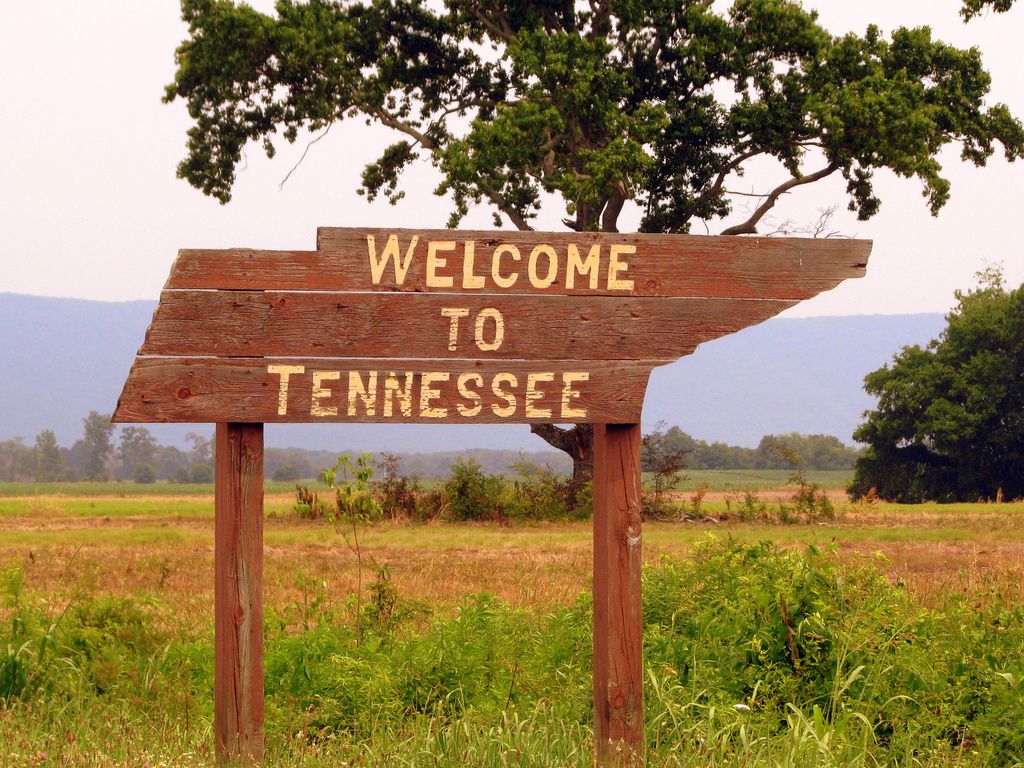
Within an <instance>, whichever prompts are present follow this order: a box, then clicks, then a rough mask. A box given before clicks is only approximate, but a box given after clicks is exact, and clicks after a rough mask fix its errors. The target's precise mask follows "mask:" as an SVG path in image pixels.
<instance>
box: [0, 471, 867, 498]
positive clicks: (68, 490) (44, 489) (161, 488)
mask: <svg viewBox="0 0 1024 768" xmlns="http://www.w3.org/2000/svg"><path fill="white" fill-rule="evenodd" d="M791 475H792V472H790V471H789V470H784V469H749V470H747V469H742V470H739V469H738V470H731V469H689V470H684V471H683V477H682V478H681V479H680V482H679V483H678V484H677V485H676V488H677V489H679V490H686V491H690V490H693V489H694V488H696V487H697V486H698V485H700V484H701V483H707V484H708V485H710V486H711V490H713V491H731V490H738V491H747V490H750V491H758V490H765V489H767V488H777V487H779V486H782V485H785V484H786V482H787V480H788V479H789V477H790V476H791ZM806 475H807V479H808V481H809V482H812V483H816V484H818V485H820V486H821V487H822V488H841V487H844V486H845V485H846V484H847V483H848V482H849V481H850V480H851V479H852V477H853V473H852V472H851V471H847V470H812V471H809V472H807V473H806ZM300 482H307V483H312V484H314V485H315V484H316V483H315V481H300ZM438 484H439V481H438V480H436V479H430V478H425V479H423V485H424V487H425V488H428V489H429V488H433V487H436V486H437V485H438ZM294 488H295V483H293V482H283V481H273V480H268V481H267V483H266V485H265V490H266V492H267V493H288V492H290V491H292V490H294ZM212 494H213V483H167V482H159V483H148V484H140V483H130V482H85V481H83V482H75V483H0V498H3V497H11V496H69V497H82V496H114V497H122V498H133V497H139V496H205V495H212Z"/></svg>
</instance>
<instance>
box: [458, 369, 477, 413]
mask: <svg viewBox="0 0 1024 768" xmlns="http://www.w3.org/2000/svg"><path fill="white" fill-rule="evenodd" d="M470 381H475V382H476V386H477V388H478V389H479V388H480V387H482V386H483V385H484V377H483V376H481V375H480V374H479V373H463V374H461V375H460V376H459V380H458V382H457V383H458V387H459V394H460V395H461V396H462V397H463V398H465V399H466V400H472V401H473V405H463V404H462V403H459V404H458V405H456V406H455V407H456V408H458V409H459V413H460V414H462V415H463V416H476V415H477V414H478V413H480V411H481V410H482V409H483V406H482V405H481V404H480V393H479V392H476V391H474V390H472V389H470V388H469V387H468V386H467V385H468V384H469V382H470Z"/></svg>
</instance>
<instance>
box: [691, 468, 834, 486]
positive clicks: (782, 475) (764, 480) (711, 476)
mask: <svg viewBox="0 0 1024 768" xmlns="http://www.w3.org/2000/svg"><path fill="white" fill-rule="evenodd" d="M682 475H683V477H682V478H680V481H679V482H678V483H676V486H675V488H676V490H680V491H692V490H694V489H695V488H697V486H699V485H701V484H702V483H707V484H708V485H709V486H710V487H711V490H712V491H762V490H766V489H769V488H778V487H780V486H783V485H786V484H787V482H788V481H789V478H790V477H792V476H793V472H792V471H791V470H788V469H684V470H683V471H682ZM804 475H805V477H806V478H807V481H808V482H810V483H814V484H816V485H819V486H821V487H822V488H845V487H846V484H847V483H849V482H850V481H851V480H852V479H853V470H845V469H838V470H832V469H828V470H809V471H807V472H805V473H804Z"/></svg>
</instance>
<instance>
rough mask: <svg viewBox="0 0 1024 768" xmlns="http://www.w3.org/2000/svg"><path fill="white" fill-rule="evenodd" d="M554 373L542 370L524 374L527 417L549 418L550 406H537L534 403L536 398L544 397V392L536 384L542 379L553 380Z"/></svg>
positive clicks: (541, 398)
mask: <svg viewBox="0 0 1024 768" xmlns="http://www.w3.org/2000/svg"><path fill="white" fill-rule="evenodd" d="M554 380H555V374H553V373H551V372H549V371H544V372H542V373H530V374H527V376H526V417H527V418H529V419H550V418H551V409H550V408H538V407H537V406H535V405H534V403H535V402H537V401H538V400H543V399H544V392H543V391H541V390H540V389H538V388H537V384H538V383H540V382H543V381H554Z"/></svg>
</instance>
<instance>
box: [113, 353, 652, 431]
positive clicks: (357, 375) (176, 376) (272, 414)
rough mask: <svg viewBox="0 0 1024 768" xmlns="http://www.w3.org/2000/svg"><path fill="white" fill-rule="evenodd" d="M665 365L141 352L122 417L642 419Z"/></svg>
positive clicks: (179, 419)
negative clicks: (654, 372) (651, 384)
mask: <svg viewBox="0 0 1024 768" xmlns="http://www.w3.org/2000/svg"><path fill="white" fill-rule="evenodd" d="M659 362H662V361H624V362H620V363H610V362H590V363H586V362H580V361H559V360H552V361H540V362H511V361H510V362H503V361H479V360H477V361H473V360H469V361H464V360H458V361H445V360H331V359H290V358H289V359H247V358H232V359H217V358H208V359H204V358H161V357H152V358H146V357H142V358H138V359H137V360H136V361H135V364H134V365H133V366H132V370H131V373H130V374H129V375H128V381H127V383H126V384H125V389H124V392H123V394H122V395H121V399H120V401H119V402H118V405H117V411H116V412H115V414H114V421H116V422H143V423H146V422H185V423H200V422H211V421H238V422H261V423H262V422H391V423H410V424H412V423H418V424H437V423H441V422H443V423H446V424H450V423H457V424H472V423H502V422H503V423H512V424H518V423H566V422H573V423H589V422H593V421H608V420H610V419H615V420H618V421H624V420H634V421H635V420H637V419H639V417H640V411H641V409H642V407H643V399H644V391H645V390H646V387H647V378H648V376H649V374H650V371H651V368H652V367H654V366H655V365H657V364H658V363H659ZM527 401H529V402H527Z"/></svg>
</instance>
